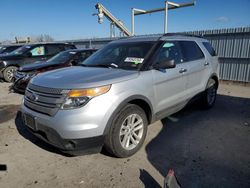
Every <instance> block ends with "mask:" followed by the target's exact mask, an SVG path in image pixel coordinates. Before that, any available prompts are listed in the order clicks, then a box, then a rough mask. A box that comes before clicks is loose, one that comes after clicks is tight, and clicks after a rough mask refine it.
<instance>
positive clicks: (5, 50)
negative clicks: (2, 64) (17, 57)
mask: <svg viewBox="0 0 250 188" xmlns="http://www.w3.org/2000/svg"><path fill="white" fill-rule="evenodd" d="M21 46H22V45H17V44H15V45H4V46H0V55H6V54H9V53H10V52H13V51H14V50H16V49H17V48H20V47H21Z"/></svg>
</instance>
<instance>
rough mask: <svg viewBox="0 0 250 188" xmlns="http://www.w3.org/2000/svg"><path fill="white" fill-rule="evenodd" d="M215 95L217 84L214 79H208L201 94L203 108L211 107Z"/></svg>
mask: <svg viewBox="0 0 250 188" xmlns="http://www.w3.org/2000/svg"><path fill="white" fill-rule="evenodd" d="M216 97H217V85H216V81H215V80H214V79H209V80H208V84H207V87H206V90H205V91H204V93H203V95H202V105H203V107H204V108H205V109H209V108H212V107H213V106H214V104H215V101H216Z"/></svg>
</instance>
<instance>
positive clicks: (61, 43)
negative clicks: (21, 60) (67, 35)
mask: <svg viewBox="0 0 250 188" xmlns="http://www.w3.org/2000/svg"><path fill="white" fill-rule="evenodd" d="M41 44H45V45H48V44H49V45H74V44H71V43H63V42H40V43H28V44H23V46H36V45H41Z"/></svg>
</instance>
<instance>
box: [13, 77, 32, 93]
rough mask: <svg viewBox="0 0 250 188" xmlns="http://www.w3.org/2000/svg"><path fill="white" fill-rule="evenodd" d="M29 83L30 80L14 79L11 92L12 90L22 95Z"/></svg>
mask: <svg viewBox="0 0 250 188" xmlns="http://www.w3.org/2000/svg"><path fill="white" fill-rule="evenodd" d="M29 81H30V79H25V78H20V79H15V81H14V83H13V84H12V85H11V90H14V92H16V93H21V94H24V93H25V89H26V87H27V85H28V83H29Z"/></svg>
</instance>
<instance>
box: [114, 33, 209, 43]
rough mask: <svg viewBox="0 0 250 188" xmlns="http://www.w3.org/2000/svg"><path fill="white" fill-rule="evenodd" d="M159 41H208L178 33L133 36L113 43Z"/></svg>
mask: <svg viewBox="0 0 250 188" xmlns="http://www.w3.org/2000/svg"><path fill="white" fill-rule="evenodd" d="M158 40H163V41H164V40H191V41H207V40H206V39H204V38H202V37H200V36H195V35H188V34H178V33H167V34H159V35H147V36H133V37H127V38H122V39H119V40H116V41H113V42H111V43H123V42H149V41H151V42H154V41H158Z"/></svg>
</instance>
